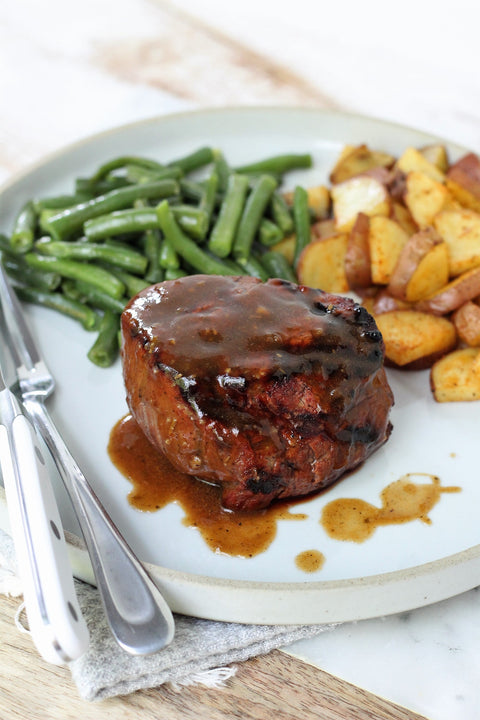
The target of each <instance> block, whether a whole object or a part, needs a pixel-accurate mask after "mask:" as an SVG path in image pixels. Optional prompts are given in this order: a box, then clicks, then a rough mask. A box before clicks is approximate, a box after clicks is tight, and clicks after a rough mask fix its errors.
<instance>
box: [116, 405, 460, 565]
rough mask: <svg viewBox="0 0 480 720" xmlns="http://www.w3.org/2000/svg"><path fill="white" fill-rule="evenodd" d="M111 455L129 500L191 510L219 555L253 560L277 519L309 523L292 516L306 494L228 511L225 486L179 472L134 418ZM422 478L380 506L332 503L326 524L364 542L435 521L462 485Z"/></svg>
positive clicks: (331, 531)
mask: <svg viewBox="0 0 480 720" xmlns="http://www.w3.org/2000/svg"><path fill="white" fill-rule="evenodd" d="M108 452H109V455H110V458H111V460H112V462H113V463H114V465H115V466H116V467H117V468H118V469H119V471H120V472H121V473H122V474H123V475H124V476H125V477H126V478H127V479H128V480H129V481H130V482H131V483H132V485H133V488H132V491H131V492H130V494H129V498H128V499H129V502H130V503H131V505H133V506H134V507H135V508H137V509H139V510H143V511H147V512H154V511H156V510H159V509H160V508H163V507H165V506H166V505H168V504H169V503H173V502H176V503H178V504H179V505H180V506H181V507H182V509H183V511H184V513H185V517H184V519H183V523H184V524H185V525H186V526H189V527H195V528H197V529H198V531H199V532H200V533H201V535H202V537H203V539H204V540H205V542H206V543H207V545H208V546H209V547H210V548H211V549H212V550H213V551H214V552H222V553H225V554H228V555H233V556H240V557H246V558H248V557H254V556H255V555H258V554H260V553H262V552H265V550H267V549H268V547H269V546H270V544H271V543H272V542H273V540H274V538H275V535H276V530H277V521H278V520H293V521H300V520H304V519H306V518H307V515H306V514H304V513H295V512H292V507H293V506H294V505H295V504H296V503H301V502H303V503H304V502H305V500H306V498H305V497H303V498H300V499H298V500H289V501H285V502H283V501H282V502H278V503H274V504H273V505H271V506H270V507H269V508H267V509H265V510H255V511H250V512H248V511H239V512H232V511H230V510H225V509H224V508H222V506H221V502H220V498H221V493H220V488H218V487H217V486H216V485H211V484H208V483H205V482H202V481H199V480H197V479H196V478H194V477H192V476H190V475H186V474H184V473H182V472H179V471H178V470H176V469H175V468H174V467H173V466H172V465H171V463H170V462H169V461H168V460H167V458H166V457H165V456H164V455H162V453H160V452H159V451H158V450H156V449H155V448H154V447H153V446H152V445H151V444H150V442H149V441H148V440H147V438H146V437H145V435H144V434H143V432H142V430H141V429H140V428H139V427H138V425H137V423H136V422H135V421H134V420H133V418H132V417H131V415H127V416H126V417H124V418H123V419H122V420H120V421H119V422H118V423H117V424H116V425H115V427H114V428H113V429H112V432H111V436H110V441H109V445H108ZM421 475H422V474H410V475H405V476H404V477H402V478H400V479H399V480H397V481H395V482H393V483H391V484H389V485H387V487H385V488H384V490H383V491H382V493H381V503H382V504H381V507H376V506H374V505H371V504H370V503H367V502H365V501H364V500H361V499H358V498H341V499H337V500H333V501H332V502H330V503H327V505H325V507H324V509H323V512H322V515H321V518H320V524H321V526H322V527H323V529H324V531H325V532H326V533H327V534H328V535H329V536H330V537H332V538H334V539H337V540H343V541H352V542H357V543H361V542H364V541H365V540H367V539H368V538H369V537H370V536H371V535H372V534H373V533H374V531H375V530H376V529H377V528H378V527H380V526H382V525H391V524H398V523H406V522H410V521H412V520H416V519H419V520H422V521H423V522H426V523H430V522H431V521H430V519H429V517H428V513H429V512H430V511H431V510H432V508H433V507H434V506H435V505H436V503H437V502H438V501H439V500H440V497H441V495H442V494H443V493H452V492H459V491H460V488H459V487H456V486H453V487H443V486H441V484H440V480H439V478H438V477H435V476H432V475H424V476H425V478H426V479H427V482H421V483H416V482H414V480H413V478H414V477H415V478H417V477H419V476H421ZM428 480H430V482H428ZM323 492H328V489H327V490H326V491H323ZM319 543H321V535H319ZM324 562H325V558H324V556H323V554H322V553H321V552H320V550H318V549H309V550H305V551H304V552H302V553H299V555H297V557H296V558H295V564H296V566H297V567H298V568H300V569H301V570H303V571H304V572H307V573H312V572H316V571H318V570H320V569H321V568H322V566H323V564H324Z"/></svg>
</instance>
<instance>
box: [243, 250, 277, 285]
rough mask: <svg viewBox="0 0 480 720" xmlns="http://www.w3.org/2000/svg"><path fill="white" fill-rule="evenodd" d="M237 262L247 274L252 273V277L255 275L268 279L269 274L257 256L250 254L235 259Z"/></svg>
mask: <svg viewBox="0 0 480 720" xmlns="http://www.w3.org/2000/svg"><path fill="white" fill-rule="evenodd" d="M237 262H238V264H239V265H240V267H241V268H243V270H245V272H246V273H247V275H252V277H256V278H258V279H259V280H264V281H265V280H268V278H269V277H270V275H269V274H268V272H267V271H266V269H265V268H264V266H263V265H262V263H261V262H260V260H258V259H257V258H255V257H254V256H253V255H250V256H249V257H248V258H238V260H237Z"/></svg>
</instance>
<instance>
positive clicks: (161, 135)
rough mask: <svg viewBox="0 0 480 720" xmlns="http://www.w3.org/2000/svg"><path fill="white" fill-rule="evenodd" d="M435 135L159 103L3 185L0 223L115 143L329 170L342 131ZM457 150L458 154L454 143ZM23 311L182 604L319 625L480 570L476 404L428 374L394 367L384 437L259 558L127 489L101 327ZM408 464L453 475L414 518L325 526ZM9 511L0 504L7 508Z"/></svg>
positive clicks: (90, 465)
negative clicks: (162, 112)
mask: <svg viewBox="0 0 480 720" xmlns="http://www.w3.org/2000/svg"><path fill="white" fill-rule="evenodd" d="M434 140H436V138H432V137H431V136H428V135H425V134H424V133H421V132H417V131H415V130H412V129H408V128H404V127H400V126H397V125H393V124H388V123H384V122H380V121H376V120H372V119H366V118H363V117H357V116H349V115H344V114H337V113H332V112H323V111H318V110H312V109H305V110H303V109H283V108H274V109H265V108H262V109H253V108H244V109H225V110H214V111H200V112H194V113H186V114H179V115H172V116H166V117H160V118H157V119H152V120H148V121H144V122H140V123H137V124H133V125H128V126H126V127H120V128H117V129H114V130H112V131H110V132H106V133H102V134H99V135H96V136H94V137H91V138H89V139H87V140H85V141H84V142H81V143H78V144H76V145H74V146H71V147H68V148H67V149H65V150H62V151H61V152H59V153H57V154H56V155H54V156H53V157H50V158H48V159H47V160H45V161H44V162H42V163H41V164H39V165H37V166H36V167H34V168H33V169H30V170H29V172H27V173H26V174H23V175H22V176H21V177H19V178H17V179H15V180H14V181H13V182H11V183H10V184H9V185H7V186H6V187H4V188H3V191H2V193H1V196H0V200H1V220H0V230H3V231H5V232H8V231H9V229H10V227H11V223H12V221H13V216H14V214H15V212H16V211H17V210H18V208H19V206H20V205H21V204H22V202H23V201H24V200H26V199H27V198H30V197H35V196H45V195H49V194H54V193H62V192H68V191H69V190H70V189H71V188H72V187H73V181H74V179H75V178H76V177H79V176H85V175H88V174H90V173H92V171H93V170H94V169H95V168H96V167H97V166H98V165H99V164H100V163H101V162H103V161H105V160H107V159H109V158H112V157H114V156H116V155H122V154H141V155H146V156H150V157H153V158H158V159H159V160H164V161H167V160H169V159H173V158H175V157H178V156H180V155H182V154H184V153H186V152H189V151H191V150H193V149H196V148H197V147H199V146H201V145H204V144H210V145H214V146H217V147H220V148H221V149H222V150H223V151H224V152H225V154H226V156H227V158H228V159H229V160H230V162H231V163H232V164H240V163H244V162H247V161H250V160H254V159H258V158H261V157H266V156H269V155H272V154H276V153H283V152H311V153H312V154H313V158H314V168H313V169H312V170H309V171H308V172H302V173H298V174H292V175H291V176H290V181H291V183H292V184H293V183H294V182H296V181H297V180H299V181H301V182H303V183H305V184H314V183H318V182H326V181H327V173H328V170H329V169H330V168H331V167H332V165H333V162H334V160H335V158H336V157H337V156H338V153H339V151H340V150H341V148H342V147H343V145H344V144H346V143H350V144H358V143H362V142H366V143H368V144H369V145H370V146H372V147H375V148H378V149H382V150H386V151H388V152H391V153H393V154H399V153H401V152H402V150H403V149H404V148H405V147H407V146H408V145H414V146H417V147H419V146H421V145H424V144H427V143H429V142H433V141H434ZM448 147H449V151H450V155H451V158H455V157H458V156H459V155H460V154H462V153H463V152H464V150H463V149H462V148H459V147H453V146H451V145H449V146H448ZM27 312H28V315H29V319H30V321H31V324H32V326H33V329H34V332H35V334H36V336H37V338H38V340H39V342H40V344H41V347H42V349H43V352H44V354H45V356H46V359H47V362H48V365H49V366H50V367H51V370H52V371H53V373H54V374H55V376H56V379H57V391H56V393H55V396H54V398H52V400H51V401H50V409H51V412H52V414H53V416H54V418H55V419H56V421H57V423H58V425H59V427H60V428H61V430H62V432H63V435H64V437H65V439H66V441H67V443H68V444H69V446H70V449H71V451H72V453H73V454H74V456H75V457H76V459H77V460H78V462H79V464H80V465H81V467H82V468H83V469H84V471H85V473H86V474H87V476H88V477H89V479H90V481H91V483H92V485H93V486H94V488H95V490H96V491H97V493H98V495H99V496H100V498H101V500H102V501H103V503H104V504H105V506H106V507H107V508H108V510H109V512H110V513H111V515H112V517H113V519H114V521H115V522H116V523H117V525H118V526H119V528H120V529H121V530H122V532H123V533H124V534H125V536H126V538H127V540H128V542H129V543H130V544H131V545H132V547H133V548H134V550H135V551H136V552H137V554H138V555H139V557H140V558H141V559H142V560H143V561H145V562H146V563H148V564H149V566H150V568H151V570H152V572H153V573H154V574H155V576H156V577H157V578H158V580H159V582H160V584H161V586H162V588H163V591H164V593H165V595H166V597H167V599H168V601H169V602H170V604H171V607H172V608H173V609H174V610H175V611H178V612H182V613H186V614H191V615H197V616H200V617H207V618H211V619H218V620H229V621H238V622H258V623H312V622H313V623H316V622H325V621H343V620H354V619H361V618H367V617H373V616H378V615H382V614H389V613H394V612H398V611H402V610H407V609H411V608H414V607H418V606H421V605H425V604H428V603H432V602H435V601H437V600H440V599H444V598H446V597H449V596H451V595H454V594H457V593H459V592H462V591H464V590H467V589H470V588H472V587H474V586H475V585H477V584H479V583H480V545H479V543H480V530H479V524H478V508H479V507H480V483H479V482H478V477H477V476H478V462H476V460H477V457H476V440H475V437H476V432H477V430H476V429H477V427H478V421H479V419H480V405H479V404H477V403H464V404H445V405H438V404H436V403H435V402H434V401H433V399H432V396H431V394H430V391H429V387H428V373H425V372H420V373H418V372H417V373H401V372H390V373H389V378H390V381H391V384H392V388H393V390H394V394H395V398H396V404H395V407H394V409H393V412H392V421H393V425H394V431H393V434H392V436H391V439H390V440H389V442H388V443H387V444H386V445H385V446H384V447H383V448H382V449H381V450H379V451H378V452H377V453H376V454H375V455H374V456H373V457H372V458H371V459H369V460H368V462H367V463H366V464H365V465H364V466H363V467H362V468H361V469H360V470H358V471H357V472H355V473H354V474H353V475H351V476H350V477H348V478H346V479H345V480H343V481H342V482H340V483H338V484H337V485H336V486H335V487H334V488H332V489H331V490H330V491H329V492H327V493H325V494H323V495H322V496H319V497H317V498H316V499H312V500H310V501H308V502H306V503H304V504H302V505H301V506H299V507H298V508H297V509H298V510H301V511H302V512H305V513H307V514H308V516H309V517H308V520H305V521H302V522H288V521H280V522H279V526H278V533H277V537H276V539H275V540H274V542H273V544H272V545H271V546H270V548H269V549H268V550H267V551H266V552H264V553H263V554H261V555H258V556H256V557H254V558H252V559H243V558H235V557H230V556H227V555H223V554H220V553H214V552H212V551H211V550H210V549H209V548H208V547H207V545H206V544H205V543H204V541H203V540H202V538H201V536H200V535H199V534H198V532H197V531H196V530H194V529H192V528H187V527H185V526H184V525H183V524H182V522H181V518H182V510H181V509H180V507H178V506H177V505H170V506H168V507H166V508H164V509H163V510H161V511H158V512H156V513H151V514H150V513H141V512H139V511H137V510H135V509H133V508H132V507H131V506H130V505H129V504H128V502H127V495H128V492H129V490H130V489H131V486H130V484H129V482H128V481H127V480H126V479H125V478H124V477H122V476H121V475H120V474H119V473H118V471H117V470H116V469H115V468H114V467H113V466H112V464H111V462H110V460H109V458H108V455H107V451H106V446H107V442H108V437H109V433H110V430H111V428H112V427H113V425H114V424H115V423H116V421H117V420H119V419H120V418H121V417H122V416H123V415H124V414H125V412H126V410H127V408H126V404H125V400H124V390H123V385H122V379H121V368H120V364H119V363H117V364H116V365H115V366H114V367H113V368H111V369H108V370H101V369H98V368H96V367H94V366H93V365H92V364H91V363H90V362H89V361H88V360H87V359H86V352H87V350H88V348H89V347H90V345H91V343H92V340H93V338H92V335H91V334H89V333H86V332H84V331H83V330H82V329H81V328H79V327H77V325H76V324H75V323H74V322H73V321H71V320H68V319H66V318H63V317H61V316H59V315H57V314H54V313H52V312H51V311H47V310H43V309H39V308H34V307H29V308H28V310H27ZM406 473H429V474H432V475H438V476H439V477H440V479H441V483H442V485H444V486H446V485H460V486H461V488H462V491H461V492H460V493H457V494H448V495H447V494H445V495H443V496H442V498H441V500H440V502H439V503H438V504H437V506H436V507H435V508H434V509H433V510H432V512H431V514H430V517H431V520H432V523H431V525H427V524H425V523H423V522H421V521H419V520H417V521H414V522H410V523H406V524H403V525H397V526H391V527H384V528H379V529H378V530H377V531H376V533H375V534H374V535H373V537H371V538H370V539H369V540H367V541H366V542H364V543H362V544H356V543H350V542H339V541H334V540H332V539H330V538H329V537H328V536H327V535H326V533H325V532H324V531H323V530H322V528H321V526H320V524H319V517H320V512H321V509H322V507H323V505H324V504H325V503H326V502H329V501H331V500H333V499H335V498H339V497H359V498H361V499H363V500H366V501H368V502H370V503H372V504H374V505H375V504H376V505H379V503H380V499H379V493H380V492H381V490H382V489H383V488H385V487H386V486H387V485H388V484H389V483H391V482H393V481H394V480H397V479H398V478H400V477H401V476H402V475H404V474H406ZM55 482H56V484H57V485H58V487H57V493H58V498H59V502H60V505H61V510H62V514H63V518H64V524H65V528H66V529H67V530H69V531H70V532H72V533H73V534H74V535H75V534H77V525H76V522H75V519H74V518H73V516H72V512H71V508H70V506H69V502H68V499H67V498H66V496H65V493H64V491H63V490H62V489H61V487H60V486H59V483H58V479H57V478H55ZM0 517H2V518H3V524H6V519H5V517H6V515H5V512H3V513H1V514H0ZM312 548H313V549H318V550H320V551H321V552H322V553H323V554H324V555H325V558H326V561H325V564H324V566H323V569H322V570H320V571H318V572H317V573H313V574H306V573H304V572H302V571H301V570H299V569H297V567H296V565H295V556H296V555H297V554H298V553H300V552H302V551H304V550H310V549H312ZM72 557H73V563H74V568H75V571H76V573H77V575H78V576H79V577H82V578H85V579H91V570H90V568H89V564H88V559H87V558H86V556H85V554H84V553H83V552H74V553H72Z"/></svg>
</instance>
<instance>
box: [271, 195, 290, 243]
mask: <svg viewBox="0 0 480 720" xmlns="http://www.w3.org/2000/svg"><path fill="white" fill-rule="evenodd" d="M270 211H271V213H272V218H273V221H274V222H275V223H276V224H277V225H278V227H279V228H280V230H281V231H282V232H283V234H284V235H290V234H291V233H293V230H294V223H293V217H292V213H291V210H290V207H289V205H288V203H287V201H286V200H285V198H284V197H283V195H282V194H281V193H279V192H278V191H276V192H274V193H273V195H272V201H271V203H270Z"/></svg>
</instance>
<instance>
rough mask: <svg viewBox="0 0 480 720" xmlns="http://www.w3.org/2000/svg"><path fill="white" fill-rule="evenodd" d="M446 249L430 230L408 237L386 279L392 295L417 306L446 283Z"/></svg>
mask: <svg viewBox="0 0 480 720" xmlns="http://www.w3.org/2000/svg"><path fill="white" fill-rule="evenodd" d="M448 276H449V273H448V248H447V245H446V243H444V242H443V240H442V239H441V237H440V236H439V235H438V233H437V232H436V231H435V230H434V229H433V228H425V229H424V230H420V231H419V232H418V233H415V235H412V236H411V237H410V238H409V240H408V241H407V243H406V244H405V245H404V247H403V249H402V251H401V253H400V256H399V258H398V262H397V264H396V265H395V267H394V269H393V272H392V274H391V277H390V282H389V285H388V289H389V291H390V293H391V294H392V295H394V296H395V297H398V298H400V299H401V300H406V301H407V302H412V303H413V302H417V301H418V300H422V298H424V297H427V296H428V295H430V294H432V293H434V292H436V291H437V290H439V289H440V288H441V287H443V286H444V285H446V284H447V282H448Z"/></svg>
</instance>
